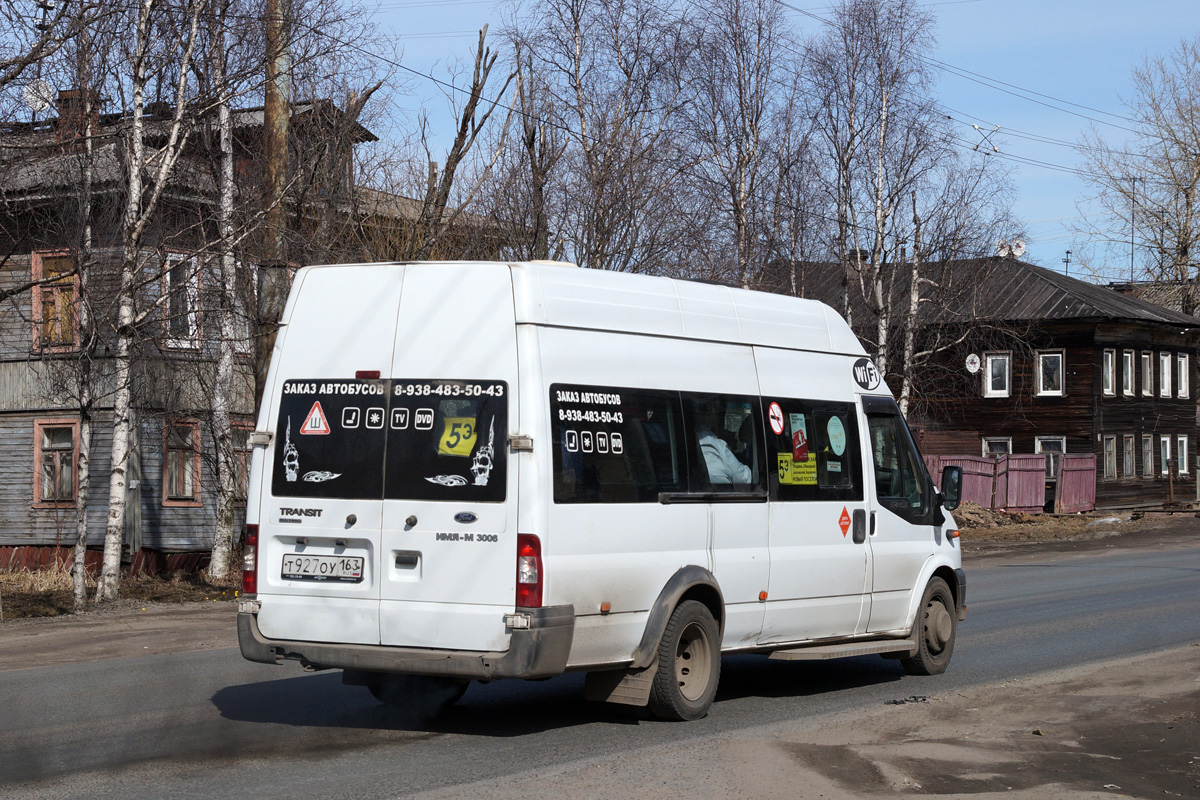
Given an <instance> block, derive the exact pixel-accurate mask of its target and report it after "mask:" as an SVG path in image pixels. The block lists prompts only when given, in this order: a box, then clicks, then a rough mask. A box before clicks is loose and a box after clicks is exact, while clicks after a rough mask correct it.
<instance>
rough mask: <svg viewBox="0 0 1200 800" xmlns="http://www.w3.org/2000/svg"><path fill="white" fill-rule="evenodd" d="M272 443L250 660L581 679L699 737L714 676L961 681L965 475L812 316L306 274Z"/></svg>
mask: <svg viewBox="0 0 1200 800" xmlns="http://www.w3.org/2000/svg"><path fill="white" fill-rule="evenodd" d="M251 443H252V444H253V455H252V462H251V463H252V466H251V469H250V478H249V480H250V486H249V497H248V508H247V512H246V520H247V524H246V540H245V556H244V559H245V569H244V586H243V589H244V593H243V597H242V599H241V602H240V606H239V613H238V637H239V641H240V644H241V651H242V654H243V655H244V656H245V658H247V659H250V660H251V661H258V662H264V663H268V664H276V663H279V662H281V661H283V660H287V659H291V660H297V661H299V662H300V663H301V664H302V665H303V666H305V667H307V668H314V669H322V668H339V669H342V670H343V671H344V672H343V681H344V682H345V683H348V684H356V685H363V686H366V687H368V688H369V689H370V691H371V692H372V693H373V694H374V695H375V696H376V697H377V698H379V699H381V700H383V701H384V702H387V703H391V704H396V705H399V706H405V705H408V704H414V705H417V704H420V703H421V702H425V701H427V700H428V698H438V700H437V702H438V703H439V704H444V703H448V702H452V701H454V700H456V699H457V698H458V697H460V696H461V694H462V692H463V691H465V688H466V686H467V685H468V683H469V682H470V681H471V680H481V681H489V680H495V679H498V678H545V677H548V676H553V675H558V674H561V673H563V672H568V671H583V672H586V673H588V674H587V678H586V684H585V685H586V694H587V696H588V697H589V698H592V699H598V700H605V701H609V702H616V703H625V704H630V705H640V706H649V709H650V711H651V713H653V714H654V715H655V716H657V717H659V718H663V719H672V720H687V719H696V718H699V717H702V716H704V715H705V714H706V713H707V712H708V710H709V708H710V706H711V704H712V702H713V697H714V695H715V694H716V691H717V683H718V678H719V676H720V671H721V656H722V654H727V653H763V654H769V655H770V657H771V658H777V659H790V660H817V659H820V660H823V659H829V658H838V657H848V656H861V655H866V654H879V655H882V656H884V657H887V658H897V659H899V660H900V662H901V664H903V666H904V668H905V669H906V670H907V671H908V672H909V673H913V674H924V675H929V674H935V673H940V672H942V671H943V670H945V669H946V665H947V663H948V662H949V661H950V657H951V654H952V652H953V650H954V637H955V630H956V627H957V623H958V622H959V621H960V620H961V619H963V618H964V616H965V609H966V606H965V576H964V573H963V571H962V561H961V552H960V544H959V539H958V531H957V529H956V526H955V524H954V521H953V519H952V518H951V516H950V514H949V511H950V510H952V509H953V508H954V507H955V506H956V505H957V502H958V496H959V493H960V489H959V486H960V483H961V470H959V469H958V468H956V467H950V468H947V471H946V473H945V474H944V475H943V476H942V478H941V480H942V485H941V490H940V491H939V489H938V488H937V487H935V485H934V482H933V481H932V480H931V478H930V476H929V474H928V473H927V471H926V468H925V465H924V462H923V461H922V458H921V456H920V454H919V451H918V450H917V448H916V445H915V443H914V442H913V439H912V437H911V436H910V433H909V430H908V428H907V426H906V424H905V422H904V420H903V419H902V417H901V416H900V412H899V409H898V408H897V406H896V403H895V402H894V401H893V400H892V397H891V395H890V393H889V391H888V389H887V387H886V386H885V385H884V384H883V382H882V380H881V378H880V375H879V373H878V371H877V370H876V368H875V366H874V365H873V364H872V362H871V361H870V360H869V359H868V358H867V354H866V353H865V351H864V350H863V348H862V346H861V345H860V344H859V342H858V340H857V339H856V338H855V336H854V334H853V333H852V332H851V330H850V328H849V326H848V325H847V324H846V322H845V321H844V320H843V319H842V318H841V317H840V316H838V314H836V313H835V312H834V311H833V310H832V309H830V308H829V307H828V306H825V305H823V304H821V303H818V302H815V301H812V300H802V299H797V298H792V297H783V296H779V295H773V294H767V293H762V292H755V291H746V290H742V289H734V288H729V287H726V286H719V285H713V284H708V283H701V282H693V281H687V280H678V279H671V278H664V277H651V276H644V275H632V274H624V273H611V272H603V271H597V270H587V269H579V268H577V267H574V266H571V265H569V264H555V263H546V262H533V263H479V262H446V263H404V264H399V263H390V264H354V265H342V264H339V265H331V266H315V267H306V268H304V269H301V270H300V271H299V272H298V273H297V275H296V278H295V282H294V285H293V286H292V290H291V294H290V296H289V298H288V302H287V307H286V309H285V311H284V314H283V317H282V319H281V328H280V330H279V334H278V338H277V340H276V344H275V349H274V353H273V356H272V360H271V365H270V370H269V374H268V376H267V380H266V388H265V391H264V397H263V400H262V405H261V409H260V411H259V416H258V422H257V426H256V430H255V432H254V433H253V435H252V436H251Z"/></svg>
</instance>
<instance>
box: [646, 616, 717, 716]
mask: <svg viewBox="0 0 1200 800" xmlns="http://www.w3.org/2000/svg"><path fill="white" fill-rule="evenodd" d="M720 678H721V629H720V628H719V627H718V626H717V621H716V620H715V619H713V615H712V612H711V611H709V610H708V607H707V606H705V605H704V604H703V603H700V602H697V601H695V600H685V601H684V602H682V603H680V604H679V605H678V606H677V607H676V608H675V611H674V612H673V613H672V614H671V619H670V621H669V622H668V623H667V629H666V630H665V631H664V632H663V638H662V641H661V642H660V643H659V645H658V667H657V669H656V671H655V675H654V683H653V685H652V686H651V688H650V712H651V713H652V714H653V715H654V716H656V717H658V718H659V719H663V720H670V721H673V722H683V721H685V720H693V719H700V718H701V717H703V716H704V715H705V714H707V713H708V709H709V708H710V707H711V706H712V703H713V698H714V697H716V696H717V682H718V681H719V680H720Z"/></svg>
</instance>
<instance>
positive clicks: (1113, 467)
mask: <svg viewBox="0 0 1200 800" xmlns="http://www.w3.org/2000/svg"><path fill="white" fill-rule="evenodd" d="M1116 479H1117V437H1116V434H1112V433H1106V434H1105V435H1104V480H1106V481H1114V480H1116Z"/></svg>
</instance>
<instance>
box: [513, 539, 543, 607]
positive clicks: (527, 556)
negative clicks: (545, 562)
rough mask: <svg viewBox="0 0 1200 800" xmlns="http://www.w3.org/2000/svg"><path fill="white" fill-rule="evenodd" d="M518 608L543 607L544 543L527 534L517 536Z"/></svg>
mask: <svg viewBox="0 0 1200 800" xmlns="http://www.w3.org/2000/svg"><path fill="white" fill-rule="evenodd" d="M517 607H518V608H541V607H542V543H541V542H539V541H538V538H537V537H536V536H531V535H529V534H527V533H521V534H517Z"/></svg>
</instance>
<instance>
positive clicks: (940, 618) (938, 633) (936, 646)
mask: <svg viewBox="0 0 1200 800" xmlns="http://www.w3.org/2000/svg"><path fill="white" fill-rule="evenodd" d="M924 630H925V644H926V646H927V647H928V648H929V652H931V653H934V654H937V653H940V652H942V651H943V650H944V649H946V645H947V644H948V643H949V642H950V640H951V638H952V637H953V636H954V620H953V619H952V618H951V616H950V612H949V611H948V610H947V609H946V604H945V603H943V602H942V601H941V599H939V598H936V597H935V598H933V599H932V600H930V601H929V605H927V606H926V607H925V625H924Z"/></svg>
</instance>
